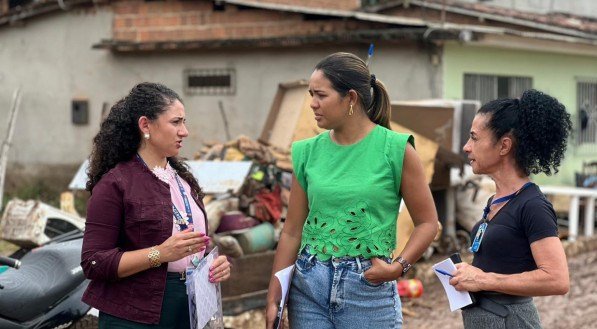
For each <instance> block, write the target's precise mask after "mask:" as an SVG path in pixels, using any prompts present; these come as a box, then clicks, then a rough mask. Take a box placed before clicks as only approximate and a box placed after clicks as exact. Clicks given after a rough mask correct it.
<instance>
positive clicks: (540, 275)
mask: <svg viewBox="0 0 597 329" xmlns="http://www.w3.org/2000/svg"><path fill="white" fill-rule="evenodd" d="M570 129H571V123H570V116H569V114H568V113H567V112H566V109H565V108H564V106H563V105H562V104H561V103H559V102H558V101H557V100H556V99H555V98H553V97H551V96H549V95H546V94H544V93H542V92H540V91H536V90H527V91H525V92H524V93H523V94H522V97H521V98H520V99H510V98H508V99H499V100H494V101H491V102H489V103H487V104H485V105H484V106H483V107H481V109H480V110H479V111H478V112H477V115H476V116H475V118H474V120H473V124H472V128H471V131H470V138H469V140H468V142H467V143H466V145H465V146H464V151H465V152H466V153H467V154H468V158H469V161H470V164H471V166H472V169H473V172H474V173H475V174H485V175H488V176H489V177H491V178H492V179H493V180H494V182H495V185H496V194H495V195H494V196H493V197H491V198H490V199H489V201H488V202H487V206H486V207H485V210H484V212H483V216H482V219H481V221H479V222H478V223H477V224H476V225H475V226H474V228H473V230H472V233H471V239H472V240H473V243H472V246H471V251H472V252H473V253H474V259H473V263H472V265H469V264H466V263H460V264H457V265H456V267H457V270H456V272H455V273H453V275H454V277H453V278H452V279H451V280H450V284H452V285H453V286H454V287H455V288H456V290H459V291H469V292H471V293H472V295H473V296H474V297H475V300H476V302H475V303H474V304H473V305H472V306H469V307H467V308H465V309H463V310H462V317H463V320H464V327H465V328H475V329H483V328H492V329H493V328H541V323H540V320H539V314H538V312H537V308H536V307H535V304H534V303H533V299H532V296H546V295H563V294H566V293H567V292H568V290H569V286H570V283H569V278H568V265H567V262H566V255H565V254H564V249H563V247H562V244H561V242H560V240H559V238H558V226H557V223H556V215H555V212H554V210H553V207H552V205H551V203H549V201H547V200H546V199H545V197H544V196H543V194H542V193H541V191H540V189H539V187H538V186H537V185H535V184H533V183H532V182H531V179H530V178H529V175H530V174H538V173H545V174H547V175H551V174H552V171H553V173H557V172H558V166H559V165H560V162H561V160H562V158H563V157H564V153H565V151H566V141H567V138H568V135H569V133H570Z"/></svg>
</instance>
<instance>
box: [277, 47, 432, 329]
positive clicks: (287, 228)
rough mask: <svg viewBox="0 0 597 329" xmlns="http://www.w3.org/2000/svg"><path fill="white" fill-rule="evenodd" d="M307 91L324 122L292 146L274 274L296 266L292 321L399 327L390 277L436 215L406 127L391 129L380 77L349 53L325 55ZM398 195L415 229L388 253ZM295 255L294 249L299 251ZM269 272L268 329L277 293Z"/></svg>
mask: <svg viewBox="0 0 597 329" xmlns="http://www.w3.org/2000/svg"><path fill="white" fill-rule="evenodd" d="M309 92H310V94H311V95H312V97H313V99H312V101H311V108H312V109H313V112H314V115H315V120H316V121H317V125H318V126H319V127H321V128H325V129H328V130H329V131H326V132H324V133H322V134H320V135H318V136H316V137H313V138H310V139H307V140H303V141H300V142H296V143H294V144H293V146H292V159H293V167H294V179H293V183H292V189H291V194H290V204H289V207H288V215H287V219H286V222H285V224H284V229H283V231H282V235H281V237H280V242H279V243H278V248H277V252H276V257H275V260H274V267H273V273H275V272H277V271H279V270H281V269H283V268H286V267H288V266H290V265H292V264H295V265H296V267H295V272H294V276H293V280H292V286H291V289H290V296H289V300H288V309H289V318H290V325H291V327H292V328H293V329H297V328H298V329H300V328H309V329H312V328H318V329H320V328H322V329H325V328H348V327H357V328H400V327H401V326H402V312H401V306H400V298H399V296H398V293H397V291H396V284H395V280H396V279H398V278H399V277H400V276H402V275H403V274H404V273H406V271H408V269H409V268H410V266H411V264H412V263H414V262H415V261H416V260H417V259H418V258H419V257H420V256H421V254H422V253H423V251H424V250H425V249H426V248H427V247H428V246H429V244H430V243H431V241H432V240H433V237H434V236H435V234H436V233H437V229H438V225H437V213H436V211H435V207H434V204H433V199H432V197H431V192H430V190H429V188H428V186H427V183H426V181H425V176H424V173H423V167H422V165H421V161H420V160H419V158H418V156H417V154H416V152H415V150H414V147H413V145H412V144H413V143H414V141H413V138H412V136H410V135H406V134H399V133H396V132H393V131H391V130H390V129H389V114H390V102H389V98H388V95H387V92H386V89H385V87H384V85H383V84H382V83H381V81H379V80H377V79H376V78H375V76H374V75H372V74H370V73H369V70H368V68H367V66H366V65H365V63H364V62H363V61H362V60H361V59H360V58H358V57H357V56H355V55H352V54H349V53H335V54H332V55H330V56H328V57H326V58H324V59H323V60H322V61H321V62H320V63H319V64H318V65H317V66H316V67H315V71H314V72H313V74H312V75H311V79H310V82H309ZM402 198H404V201H405V203H406V206H407V207H408V209H409V212H410V214H411V215H412V218H413V221H414V224H415V229H414V231H413V233H412V235H411V237H410V239H409V241H408V243H407V244H406V246H405V248H404V250H403V252H402V254H401V255H396V256H398V257H397V258H396V261H392V258H393V256H394V255H392V252H393V250H394V249H395V241H396V218H397V215H398V209H399V207H400V202H401V200H402ZM297 254H298V256H297ZM277 282H278V281H277V279H276V278H275V277H273V276H272V279H271V280H270V286H269V292H268V297H267V328H272V327H273V325H274V322H275V318H276V315H277V305H278V304H279V300H280V296H281V291H280V285H279V284H278V283H277Z"/></svg>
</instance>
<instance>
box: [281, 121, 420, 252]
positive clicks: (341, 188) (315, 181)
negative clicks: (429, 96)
mask: <svg viewBox="0 0 597 329" xmlns="http://www.w3.org/2000/svg"><path fill="white" fill-rule="evenodd" d="M407 143H411V144H412V145H413V146H414V138H413V137H412V135H407V134H400V133H396V132H394V131H392V130H389V129H386V128H384V127H382V126H379V125H378V126H376V127H375V128H374V129H373V130H372V131H371V132H370V133H369V134H368V135H367V136H366V137H365V138H363V139H362V140H360V141H359V142H357V143H355V144H352V145H339V144H336V143H335V142H333V141H332V140H331V139H330V133H329V131H326V132H323V133H321V134H319V135H318V136H315V137H312V138H309V139H305V140H302V141H297V142H295V143H293V144H292V163H293V168H294V175H295V177H296V179H297V181H298V182H299V184H300V185H301V186H302V188H303V189H304V190H305V192H306V194H307V198H308V203H309V214H308V216H307V219H306V220H305V224H304V226H303V235H302V240H301V248H300V250H303V248H305V246H307V245H309V251H310V252H311V253H312V254H315V255H317V257H318V258H319V259H320V260H327V259H330V258H331V257H341V256H363V257H365V258H372V257H390V255H391V253H392V251H393V250H394V249H395V247H396V217H397V215H398V208H399V206H400V202H401V200H402V196H401V195H400V182H401V181H402V164H403V160H404V153H405V150H406V144H407ZM299 252H300V251H299Z"/></svg>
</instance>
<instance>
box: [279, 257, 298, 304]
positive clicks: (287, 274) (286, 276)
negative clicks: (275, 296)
mask: <svg viewBox="0 0 597 329" xmlns="http://www.w3.org/2000/svg"><path fill="white" fill-rule="evenodd" d="M293 272H294V265H290V266H288V267H287V268H285V269H282V270H279V271H278V272H276V277H277V278H278V280H279V281H280V286H282V299H281V300H280V307H282V306H283V305H284V303H286V299H287V297H288V290H290V281H292V273H293Z"/></svg>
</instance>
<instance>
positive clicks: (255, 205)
mask: <svg viewBox="0 0 597 329" xmlns="http://www.w3.org/2000/svg"><path fill="white" fill-rule="evenodd" d="M194 157H195V160H200V161H202V162H210V163H212V164H214V165H217V163H218V162H221V163H222V164H224V163H229V162H245V163H246V162H247V161H248V162H250V165H249V167H248V168H249V169H248V171H247V173H246V176H245V178H244V181H242V182H237V185H238V183H241V184H240V185H239V186H240V187H238V188H236V189H229V190H228V191H226V192H225V193H210V191H209V189H208V190H207V191H206V194H207V195H206V197H205V199H204V203H205V209H206V212H207V218H208V220H209V232H212V233H213V238H214V242H215V243H216V245H217V246H218V247H219V249H220V251H221V252H222V253H223V254H225V255H227V256H230V257H234V258H238V257H241V256H243V255H247V254H253V253H259V252H263V251H266V250H271V249H273V248H274V247H275V245H276V242H277V241H278V239H279V235H280V232H281V230H282V225H283V224H282V220H281V219H283V218H284V217H285V215H286V209H287V206H288V198H289V195H290V185H291V182H292V174H291V171H292V165H291V160H290V154H289V152H288V151H286V150H281V149H280V148H277V147H274V146H267V145H264V144H263V143H260V142H257V141H254V140H251V139H250V138H248V137H246V136H239V137H238V138H237V139H235V140H233V141H229V142H226V143H206V144H205V146H204V147H203V148H202V149H201V150H200V151H199V152H197V154H195V156H194ZM200 181H201V179H200Z"/></svg>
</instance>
